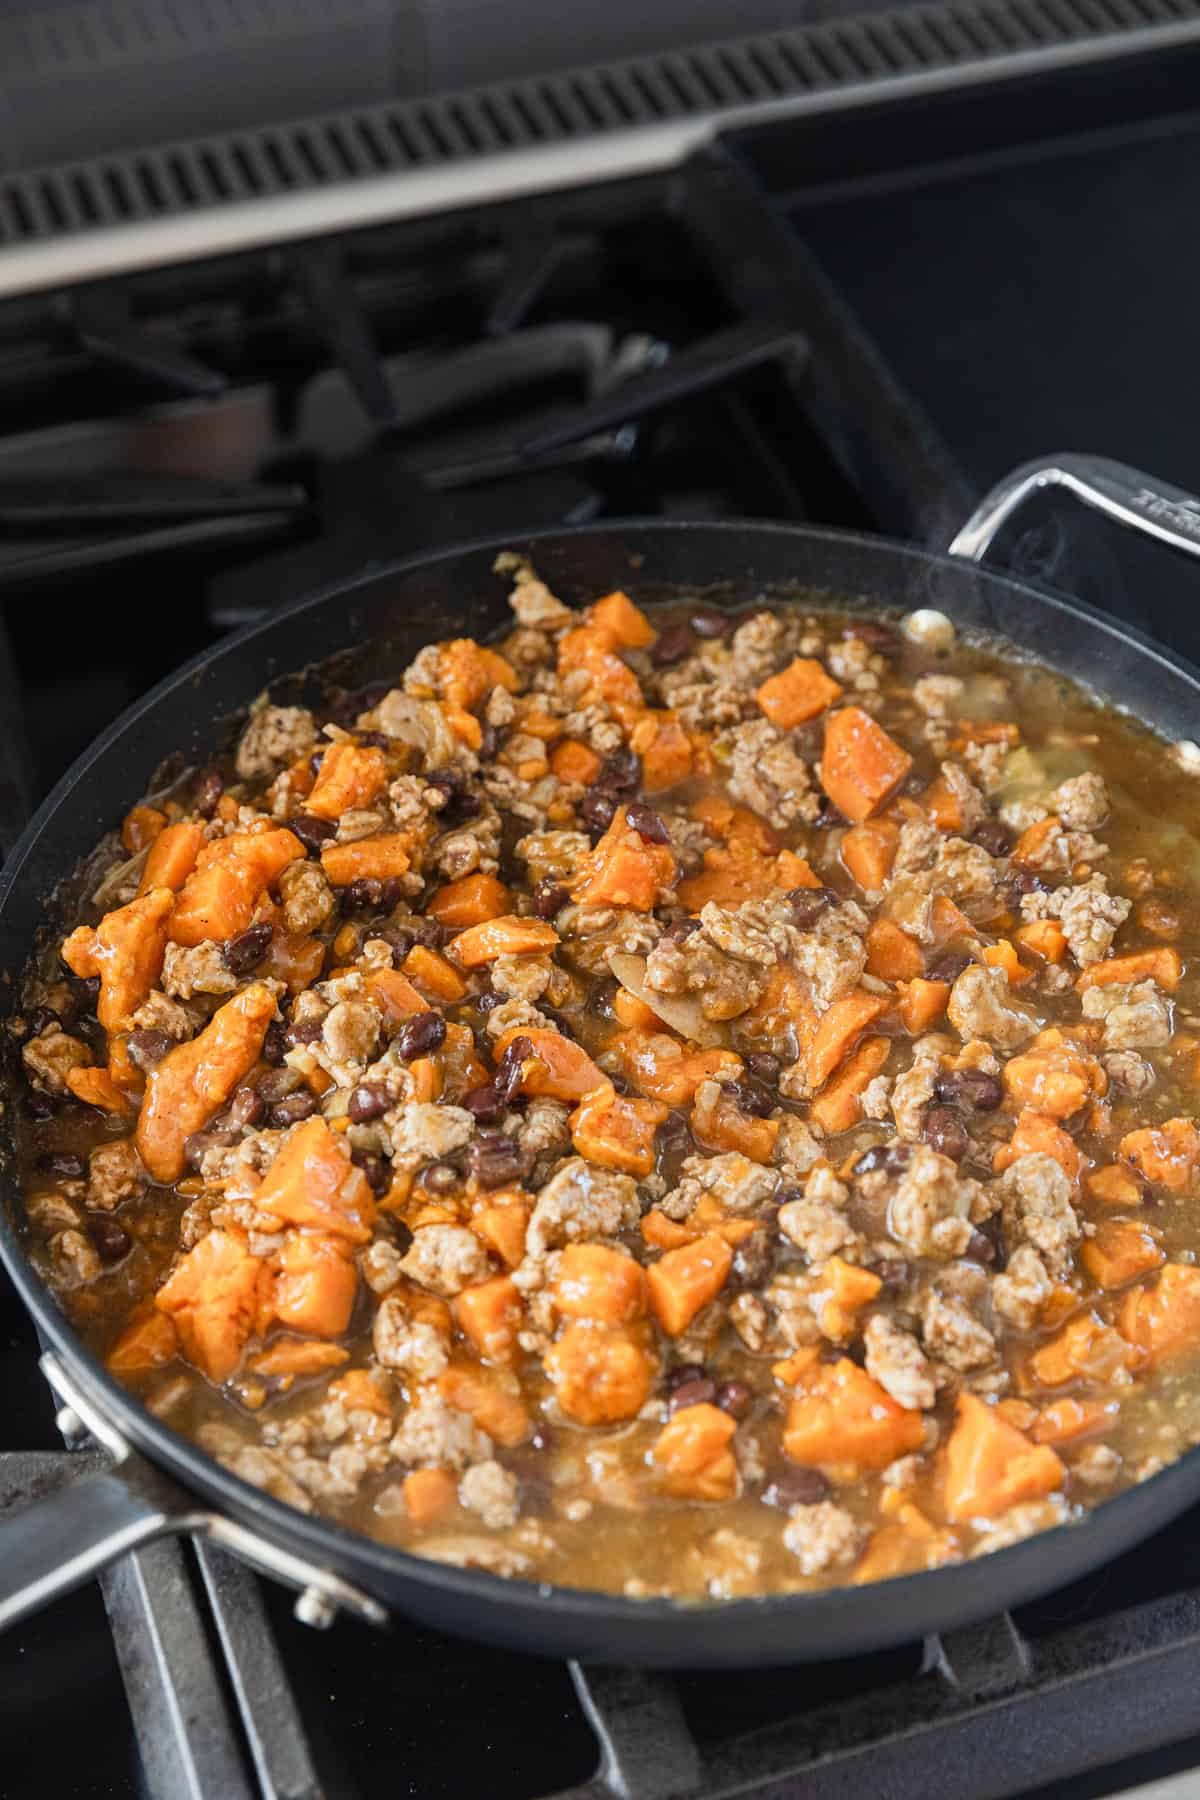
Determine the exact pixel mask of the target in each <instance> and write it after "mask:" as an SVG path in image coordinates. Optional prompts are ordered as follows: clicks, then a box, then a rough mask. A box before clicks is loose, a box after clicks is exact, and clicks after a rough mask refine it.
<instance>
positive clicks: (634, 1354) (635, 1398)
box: [485, 1319, 651, 1429]
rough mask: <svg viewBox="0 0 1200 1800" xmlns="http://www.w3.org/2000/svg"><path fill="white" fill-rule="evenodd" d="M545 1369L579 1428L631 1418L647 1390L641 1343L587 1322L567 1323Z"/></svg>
mask: <svg viewBox="0 0 1200 1800" xmlns="http://www.w3.org/2000/svg"><path fill="white" fill-rule="evenodd" d="M545 1369H546V1374H547V1375H548V1376H549V1377H550V1380H551V1381H552V1382H553V1384H554V1391H555V1397H556V1398H557V1400H558V1404H559V1405H560V1406H561V1408H562V1410H563V1412H564V1413H566V1415H567V1417H568V1418H569V1419H574V1421H575V1423H576V1424H577V1425H616V1424H617V1423H619V1421H620V1420H622V1419H632V1418H634V1417H635V1416H636V1414H637V1413H638V1412H639V1411H640V1409H641V1408H642V1406H643V1405H644V1404H645V1402H646V1397H647V1395H648V1394H649V1392H650V1374H651V1367H650V1360H649V1358H648V1357H647V1355H646V1353H645V1351H644V1350H643V1349H642V1347H641V1345H640V1344H638V1343H637V1342H636V1340H635V1339H634V1338H633V1337H631V1336H630V1334H629V1332H628V1331H624V1330H621V1329H619V1328H618V1327H616V1326H612V1325H601V1324H599V1323H597V1322H595V1321H594V1320H591V1319H573V1320H572V1321H571V1323H570V1324H569V1325H568V1326H567V1328H566V1330H565V1331H564V1332H563V1334H562V1336H561V1337H560V1338H558V1339H557V1341H556V1342H555V1343H553V1344H552V1345H551V1346H550V1349H549V1350H548V1351H547V1352H546V1358H545ZM485 1429H486V1428H485Z"/></svg>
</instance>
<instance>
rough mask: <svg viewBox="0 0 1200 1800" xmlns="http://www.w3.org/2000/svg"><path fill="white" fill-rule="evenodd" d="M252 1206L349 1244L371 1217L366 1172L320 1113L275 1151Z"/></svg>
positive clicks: (360, 1237) (363, 1238)
mask: <svg viewBox="0 0 1200 1800" xmlns="http://www.w3.org/2000/svg"><path fill="white" fill-rule="evenodd" d="M160 1066H161V1065H160ZM254 1204H255V1206H256V1207H257V1209H258V1210H259V1211H260V1212H268V1213H273V1214H274V1215H275V1217H276V1218H277V1219H278V1220H279V1221H280V1223H281V1224H284V1225H299V1226H304V1227H306V1228H307V1229H309V1230H312V1231H320V1232H325V1233H328V1234H329V1235H331V1236H333V1237H338V1238H342V1239H344V1240H345V1241H346V1242H347V1243H350V1244H365V1243H368V1242H369V1241H370V1237H371V1227H372V1225H373V1224H374V1220H375V1202H374V1200H373V1199H372V1196H371V1189H370V1187H369V1185H368V1183H367V1178H366V1176H365V1175H364V1174H363V1172H362V1170H361V1169H359V1168H356V1167H355V1166H354V1164H353V1163H352V1162H351V1161H350V1159H349V1157H348V1155H347V1153H346V1151H345V1149H344V1148H343V1146H342V1144H341V1143H340V1142H339V1141H338V1139H337V1138H336V1137H335V1136H334V1135H333V1133H332V1132H331V1131H330V1129H329V1127H328V1125H327V1124H326V1123H325V1121H324V1119H322V1118H321V1117H320V1116H318V1117H316V1118H312V1119H306V1120H305V1121H304V1123H303V1125H301V1126H299V1127H298V1129H297V1130H296V1131H294V1132H293V1133H292V1135H291V1137H290V1138H288V1140H287V1142H286V1143H285V1144H284V1145H283V1147H282V1148H281V1149H280V1150H278V1151H277V1152H276V1154H275V1158H274V1161H273V1162H272V1163H271V1166H270V1168H269V1169H268V1170H267V1172H266V1174H265V1175H264V1177H263V1180H262V1185H261V1186H260V1187H259V1189H258V1191H257V1192H256V1194H255V1196H254Z"/></svg>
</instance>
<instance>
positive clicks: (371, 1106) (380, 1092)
mask: <svg viewBox="0 0 1200 1800" xmlns="http://www.w3.org/2000/svg"><path fill="white" fill-rule="evenodd" d="M391 1103H392V1102H391V1098H390V1096H389V1094H388V1091H387V1089H386V1088H385V1087H384V1086H383V1084H382V1082H379V1081H360V1082H359V1084H358V1086H357V1087H356V1088H351V1090H350V1098H349V1100H348V1101H347V1102H346V1112H347V1115H348V1117H349V1119H350V1122H351V1124H352V1125H365V1124H366V1123H367V1121H368V1120H369V1119H378V1118H380V1117H381V1116H382V1115H383V1114H384V1113H385V1112H386V1111H387V1109H388V1107H389V1106H390V1105H391Z"/></svg>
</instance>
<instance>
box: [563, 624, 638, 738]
mask: <svg viewBox="0 0 1200 1800" xmlns="http://www.w3.org/2000/svg"><path fill="white" fill-rule="evenodd" d="M576 669H581V670H582V671H583V672H584V673H585V674H586V676H587V678H588V684H589V685H588V687H587V689H586V690H585V693H587V694H595V695H598V696H599V698H600V699H601V700H607V702H608V704H609V705H610V706H611V707H612V708H613V710H614V711H615V712H616V713H617V715H618V717H624V718H627V719H628V718H633V717H636V716H639V715H640V714H641V713H642V712H643V711H644V707H643V703H642V689H641V685H640V683H639V681H638V678H637V676H636V675H635V674H634V672H633V670H632V669H631V668H630V667H629V666H628V664H627V663H624V662H622V661H621V658H620V657H619V656H618V655H617V646H616V640H615V638H614V637H613V635H612V633H611V632H610V631H605V630H604V629H603V627H601V626H597V625H593V624H587V625H578V626H576V628H575V629H574V631H568V632H566V633H565V634H564V635H563V636H562V637H561V638H560V639H559V641H558V672H559V674H560V675H568V674H570V673H572V671H574V670H576Z"/></svg>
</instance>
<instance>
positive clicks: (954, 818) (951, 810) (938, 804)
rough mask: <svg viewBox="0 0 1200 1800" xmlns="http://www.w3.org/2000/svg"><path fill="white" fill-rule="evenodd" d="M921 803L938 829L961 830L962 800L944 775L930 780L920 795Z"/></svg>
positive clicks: (962, 821)
mask: <svg viewBox="0 0 1200 1800" xmlns="http://www.w3.org/2000/svg"><path fill="white" fill-rule="evenodd" d="M921 805H922V806H923V807H924V808H925V811H926V812H927V813H928V814H929V817H930V818H931V819H932V820H933V822H934V824H935V825H936V826H937V828H938V830H939V831H953V832H961V830H962V828H963V824H964V820H963V809H962V801H961V799H960V798H959V796H958V795H957V794H956V793H955V791H954V789H953V788H952V787H951V785H950V783H949V782H948V781H947V780H946V777H945V776H944V775H939V776H938V777H937V779H936V780H935V781H932V782H930V784H929V786H928V787H927V788H926V789H925V792H924V793H923V794H922V795H921Z"/></svg>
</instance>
